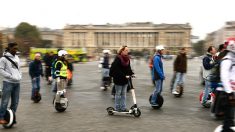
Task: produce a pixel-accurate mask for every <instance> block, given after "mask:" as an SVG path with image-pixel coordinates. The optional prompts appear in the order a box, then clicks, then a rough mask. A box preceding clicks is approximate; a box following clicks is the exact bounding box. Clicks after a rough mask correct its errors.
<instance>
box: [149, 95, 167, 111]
mask: <svg viewBox="0 0 235 132" xmlns="http://www.w3.org/2000/svg"><path fill="white" fill-rule="evenodd" d="M151 99H152V95H150V97H149V103H150V104H151ZM163 102H164V99H163V97H162V95H158V96H157V100H156V102H155V103H157V104H158V106H152V108H153V109H159V108H161V107H162V105H163Z"/></svg>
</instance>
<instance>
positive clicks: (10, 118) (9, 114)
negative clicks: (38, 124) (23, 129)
mask: <svg viewBox="0 0 235 132" xmlns="http://www.w3.org/2000/svg"><path fill="white" fill-rule="evenodd" d="M4 120H5V121H7V123H6V124H3V125H2V126H3V127H4V128H6V129H9V128H12V127H13V125H14V124H15V123H16V121H15V120H16V116H15V112H14V111H13V110H11V109H9V108H8V109H7V111H6V114H5V117H4Z"/></svg>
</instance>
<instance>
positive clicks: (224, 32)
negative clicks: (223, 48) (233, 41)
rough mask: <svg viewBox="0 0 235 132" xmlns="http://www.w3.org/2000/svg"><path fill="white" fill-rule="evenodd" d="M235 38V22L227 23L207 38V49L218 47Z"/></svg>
mask: <svg viewBox="0 0 235 132" xmlns="http://www.w3.org/2000/svg"><path fill="white" fill-rule="evenodd" d="M230 37H235V21H229V22H226V23H225V25H224V26H223V27H222V28H220V29H218V30H216V31H214V32H212V33H209V34H207V36H206V39H205V41H206V44H205V49H206V48H208V47H209V46H215V47H218V46H219V45H220V44H223V43H224V41H225V40H226V39H227V38H230Z"/></svg>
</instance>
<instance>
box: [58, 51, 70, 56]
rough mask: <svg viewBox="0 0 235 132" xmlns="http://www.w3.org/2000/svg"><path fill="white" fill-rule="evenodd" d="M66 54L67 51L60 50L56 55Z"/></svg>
mask: <svg viewBox="0 0 235 132" xmlns="http://www.w3.org/2000/svg"><path fill="white" fill-rule="evenodd" d="M67 54H68V52H67V51H66V50H60V51H59V52H58V56H63V55H67Z"/></svg>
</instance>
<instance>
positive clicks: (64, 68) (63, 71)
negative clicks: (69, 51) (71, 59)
mask: <svg viewBox="0 0 235 132" xmlns="http://www.w3.org/2000/svg"><path fill="white" fill-rule="evenodd" d="M58 62H60V63H61V64H62V67H61V69H60V76H61V77H67V69H68V67H67V65H65V64H64V63H63V62H62V61H60V60H59V61H57V62H56V63H55V66H56V65H57V63H58Z"/></svg>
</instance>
